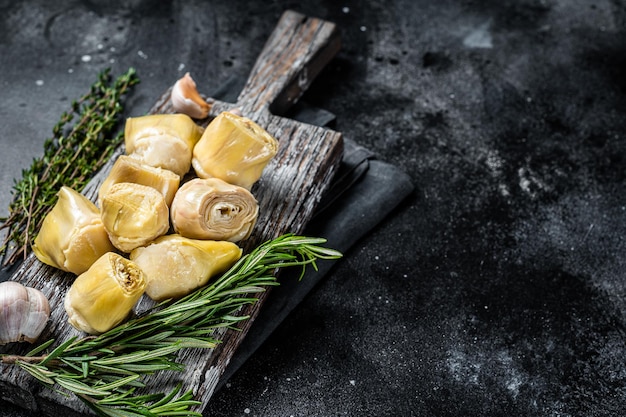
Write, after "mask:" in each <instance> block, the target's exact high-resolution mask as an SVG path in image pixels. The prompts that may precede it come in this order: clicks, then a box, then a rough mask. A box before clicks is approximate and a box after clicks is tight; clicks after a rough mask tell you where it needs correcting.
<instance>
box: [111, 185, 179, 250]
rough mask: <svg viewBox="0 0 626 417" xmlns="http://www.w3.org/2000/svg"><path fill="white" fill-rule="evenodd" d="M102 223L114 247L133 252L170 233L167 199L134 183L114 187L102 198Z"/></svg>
mask: <svg viewBox="0 0 626 417" xmlns="http://www.w3.org/2000/svg"><path fill="white" fill-rule="evenodd" d="M101 216H102V223H103V224H104V229H105V230H106V231H107V233H108V235H109V238H110V240H111V242H112V243H113V246H115V247H116V248H117V249H119V250H121V251H122V252H130V251H131V250H133V249H135V248H136V247H138V246H143V245H145V244H146V243H148V242H150V241H152V240H154V239H156V238H157V237H159V236H161V235H163V234H165V233H166V232H167V231H168V230H169V226H170V224H169V209H168V207H167V204H165V199H164V198H163V195H162V194H161V193H160V192H158V191H157V190H155V189H154V188H152V187H148V186H145V185H141V184H135V183H132V182H121V183H118V184H114V185H113V186H111V188H110V189H109V191H108V192H107V193H106V194H105V195H104V196H103V198H102V212H101Z"/></svg>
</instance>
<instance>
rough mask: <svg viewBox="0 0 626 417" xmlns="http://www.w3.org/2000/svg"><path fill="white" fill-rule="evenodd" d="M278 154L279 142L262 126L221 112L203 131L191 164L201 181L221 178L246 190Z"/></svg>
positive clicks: (244, 118) (229, 113)
mask: <svg viewBox="0 0 626 417" xmlns="http://www.w3.org/2000/svg"><path fill="white" fill-rule="evenodd" d="M277 151H278V141H277V140H276V139H274V138H273V137H272V136H271V135H270V134H269V133H267V132H266V131H265V130H264V129H263V128H262V127H261V126H259V125H258V124H256V123H254V122H253V121H252V120H250V119H248V118H246V117H243V116H239V115H237V114H234V113H232V112H222V113H220V114H219V115H218V116H217V117H216V118H215V119H213V120H212V121H211V123H209V125H208V126H207V127H206V129H205V130H204V133H203V134H202V137H201V138H200V140H199V141H198V143H197V144H196V146H195V147H194V149H193V158H192V160H191V164H192V166H193V168H194V171H195V172H196V174H197V175H198V176H199V177H201V178H212V177H215V178H220V179H222V180H224V181H226V182H228V183H230V184H235V185H238V186H240V187H244V188H246V189H248V190H249V189H251V188H252V185H253V184H254V183H255V182H256V181H257V180H258V179H259V178H260V177H261V174H262V173H263V170H264V169H265V166H266V165H267V164H268V163H269V161H270V160H271V159H272V158H273V157H274V155H276V152H277Z"/></svg>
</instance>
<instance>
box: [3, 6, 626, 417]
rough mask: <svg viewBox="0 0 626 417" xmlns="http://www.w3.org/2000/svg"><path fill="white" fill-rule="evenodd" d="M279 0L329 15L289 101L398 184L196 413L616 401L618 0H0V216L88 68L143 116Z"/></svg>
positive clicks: (220, 71) (623, 134)
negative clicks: (135, 80)
mask: <svg viewBox="0 0 626 417" xmlns="http://www.w3.org/2000/svg"><path fill="white" fill-rule="evenodd" d="M286 8H292V9H295V10H297V11H300V12H303V13H306V14H310V15H313V16H317V17H321V18H325V19H328V20H331V21H334V22H336V23H337V24H338V25H339V26H340V29H341V32H342V38H343V49H342V51H341V53H340V54H339V56H338V57H337V58H336V59H335V60H334V61H333V62H332V63H331V65H329V67H328V68H327V69H326V71H325V72H324V73H323V74H322V75H321V76H320V77H319V78H318V80H317V81H316V82H315V83H314V85H313V86H312V87H311V89H310V91H309V93H308V94H307V95H306V96H305V99H306V101H307V102H309V103H311V104H314V105H316V106H319V107H321V108H324V109H327V110H329V111H331V112H333V113H334V114H336V116H337V120H336V125H335V126H334V127H335V129H337V130H339V131H342V132H344V134H345V135H346V136H347V137H349V138H351V139H354V140H355V141H356V142H357V143H359V144H361V145H364V146H366V147H368V148H369V149H370V150H372V151H373V152H375V153H376V154H377V155H378V157H379V158H380V159H381V160H383V161H387V162H390V163H392V164H395V165H397V166H399V167H402V169H404V170H405V171H406V172H407V173H408V174H409V176H410V177H411V179H412V181H413V183H414V185H415V192H414V193H413V194H412V195H411V196H410V197H408V198H407V199H406V200H405V201H404V202H403V203H402V204H401V205H400V206H399V207H397V208H396V209H395V210H394V211H393V213H392V215H391V216H389V218H388V219H386V220H385V221H384V222H382V223H381V224H380V225H379V226H378V227H376V228H375V229H374V230H373V231H372V232H371V233H370V234H368V235H367V236H366V237H365V238H363V239H361V240H360V241H359V242H358V243H357V244H356V245H355V246H354V247H353V248H352V249H351V250H350V251H349V252H348V253H347V254H346V257H345V258H344V259H343V260H342V261H341V262H340V263H338V264H337V265H336V266H335V267H334V268H333V270H332V271H331V273H330V274H329V275H328V276H327V278H326V280H325V281H323V282H322V283H321V284H320V285H319V286H318V287H316V289H315V290H314V291H313V292H312V293H311V294H310V296H309V297H308V298H307V299H306V300H305V301H304V302H303V303H302V304H301V305H300V306H299V307H298V308H297V309H296V310H295V311H294V312H293V313H292V314H291V315H290V316H289V317H288V319H287V320H286V321H285V322H284V323H283V324H282V325H281V326H280V327H279V328H278V329H277V330H276V332H275V333H274V334H273V336H272V337H271V338H270V339H268V340H267V342H266V343H265V344H264V345H263V346H262V347H261V348H260V350H258V351H257V353H256V354H255V355H253V356H252V357H251V358H250V360H249V361H248V362H247V363H245V365H244V366H243V367H242V368H241V369H240V370H239V372H238V373H236V374H235V375H234V376H233V377H232V378H231V379H230V380H229V382H228V384H227V385H226V386H225V387H224V388H223V389H222V390H221V391H220V392H219V393H218V394H216V395H215V397H214V399H213V401H212V402H211V403H210V404H209V406H208V408H207V412H206V413H205V414H206V415H207V416H208V415H211V416H248V415H249V416H331V415H337V416H339V415H342V416H343V415H346V416H468V417H470V416H607V417H608V416H620V415H626V411H625V410H626V348H625V344H626V333H625V329H624V324H625V323H626V298H625V297H626V265H625V260H624V259H625V258H624V254H625V251H626V243H625V239H624V235H625V232H626V222H625V221H624V220H625V219H626V193H625V189H624V186H625V185H626V165H625V164H626V160H625V157H626V118H625V117H624V112H625V110H626V75H625V73H626V4H625V3H624V2H621V1H617V0H613V1H612V0H597V1H582V0H560V1H559V0H542V1H540V0H519V1H505V0H498V1H492V0H487V1H460V0H459V1H451V0H438V1H425V0H421V1H413V0H405V1H402V0H388V1H370V2H366V1H340V2H336V1H317V2H307V3H306V5H301V4H300V2H295V1H294V2H289V1H264V2H248V1H238V0H231V1H228V2H217V1H207V2H202V1H188V2H183V1H179V2H176V1H156V0H143V1H142V0H134V1H114V2H105V1H99V0H95V1H75V2H72V1H64V2H59V1H54V2H46V1H43V0H41V1H24V2H13V1H7V0H0V12H1V13H0V57H2V58H1V59H0V80H1V82H2V93H1V95H0V97H2V100H1V101H0V121H1V123H0V149H1V157H0V162H1V165H0V196H1V198H2V200H1V203H2V204H0V206H1V209H2V210H3V211H2V214H5V211H4V210H5V207H6V205H7V204H8V199H9V197H10V187H11V184H12V181H13V178H14V177H15V176H17V175H18V174H19V170H20V169H21V168H23V167H25V166H27V165H28V164H29V163H30V160H31V159H32V158H33V157H35V156H37V155H39V154H40V152H41V149H42V141H43V139H44V138H46V137H48V136H49V135H50V132H51V129H52V126H53V125H54V124H55V123H56V121H57V120H58V118H59V116H60V114H61V113H62V112H63V111H65V110H66V109H67V107H68V106H69V103H70V101H71V100H72V99H74V98H77V97H78V96H80V95H81V94H83V93H84V92H85V91H86V89H87V88H88V87H89V85H90V84H91V83H92V82H93V81H94V80H95V78H96V75H97V73H98V72H99V71H101V70H102V69H103V68H104V67H107V66H111V67H112V68H113V73H114V74H119V73H121V72H123V71H125V70H126V69H127V68H128V67H130V66H134V67H136V68H137V70H138V73H139V76H140V78H141V80H142V83H141V84H140V85H139V86H137V87H136V88H135V90H134V91H135V93H134V94H133V96H132V98H131V100H130V101H129V103H128V109H129V112H130V113H131V114H133V115H138V114H143V113H145V112H146V111H147V110H148V109H149V108H150V106H151V105H152V103H153V102H154V101H155V100H156V99H157V98H158V97H159V96H160V94H161V93H162V92H163V91H165V89H166V88H167V87H169V86H170V85H171V84H172V82H173V81H174V80H176V79H177V78H178V77H180V76H181V75H182V74H183V73H184V72H186V71H190V72H191V73H192V76H193V77H194V78H195V79H196V81H198V84H199V87H200V89H201V90H202V91H206V92H210V91H212V90H214V89H216V88H218V87H219V86H220V85H221V84H223V83H224V82H225V81H226V80H227V79H229V77H231V76H232V75H237V76H246V75H247V73H248V71H249V69H250V67H251V66H252V64H253V62H254V60H255V59H256V56H257V54H258V52H259V51H260V49H261V48H262V46H263V43H264V42H265V40H266V39H267V36H268V35H269V33H270V32H271V30H272V29H273V27H274V25H275V23H276V21H277V20H278V17H279V16H280V14H281V13H282V11H283V10H284V9H286ZM382 204H384V203H382ZM0 408H1V410H2V411H0V415H1V416H2V417H5V416H21V415H24V414H23V413H22V412H20V411H19V409H17V408H15V407H14V406H12V405H10V404H8V403H5V402H0Z"/></svg>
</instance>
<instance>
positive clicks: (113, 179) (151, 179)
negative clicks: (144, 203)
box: [98, 155, 180, 206]
mask: <svg viewBox="0 0 626 417" xmlns="http://www.w3.org/2000/svg"><path fill="white" fill-rule="evenodd" d="M121 182H134V183H136V184H141V185H146V186H148V187H152V188H154V189H155V190H157V191H159V192H160V193H161V194H162V195H163V198H164V199H165V204H167V205H168V206H169V205H170V204H172V200H173V199H174V195H175V194H176V190H178V187H179V186H180V176H178V175H177V174H175V173H173V172H172V171H170V170H167V169H163V168H158V167H153V166H150V165H146V164H143V163H142V162H141V161H139V160H138V159H135V158H131V157H130V156H128V155H120V156H119V157H118V158H117V160H116V161H115V163H114V164H113V166H112V167H111V171H110V172H109V175H108V176H107V177H106V179H105V180H104V181H103V182H102V184H101V185H100V189H99V190H98V200H99V201H100V204H102V203H101V202H102V197H103V196H104V195H106V193H108V192H109V189H110V188H111V187H112V186H113V185H115V184H118V183H121Z"/></svg>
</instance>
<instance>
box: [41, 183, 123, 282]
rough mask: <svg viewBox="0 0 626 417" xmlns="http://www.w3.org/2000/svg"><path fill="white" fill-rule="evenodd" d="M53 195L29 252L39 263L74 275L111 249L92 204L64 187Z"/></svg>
mask: <svg viewBox="0 0 626 417" xmlns="http://www.w3.org/2000/svg"><path fill="white" fill-rule="evenodd" d="M57 196H58V200H57V202H56V204H55V205H54V207H53V208H52V210H50V212H49V213H48V214H47V215H46V217H45V218H44V220H43V223H42V225H41V228H40V229H39V234H38V235H37V237H36V238H35V241H34V244H33V252H34V253H35V256H37V258H38V259H39V260H40V261H41V262H43V263H45V264H48V265H50V266H53V267H55V268H59V269H62V270H63V271H67V272H72V273H74V274H77V275H78V274H81V273H83V272H85V271H86V270H87V269H88V268H89V267H90V266H91V264H92V263H94V262H95V261H96V259H98V258H99V257H100V256H102V255H103V254H104V253H106V252H109V251H112V250H115V248H114V247H113V245H112V244H111V241H110V239H109V236H108V234H107V232H106V230H105V229H104V225H103V224H102V220H101V218H100V211H99V210H98V208H97V207H96V205H95V204H94V203H92V202H91V201H90V200H89V199H88V198H87V197H85V196H84V195H82V194H81V193H79V192H77V191H75V190H73V189H71V188H69V187H66V186H63V187H61V189H60V190H59V192H58V193H57Z"/></svg>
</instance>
